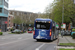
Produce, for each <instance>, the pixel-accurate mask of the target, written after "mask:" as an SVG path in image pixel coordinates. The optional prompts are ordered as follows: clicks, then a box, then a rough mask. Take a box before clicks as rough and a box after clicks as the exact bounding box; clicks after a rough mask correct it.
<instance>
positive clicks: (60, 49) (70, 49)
mask: <svg viewBox="0 0 75 50" xmlns="http://www.w3.org/2000/svg"><path fill="white" fill-rule="evenodd" d="M59 50H75V49H59Z"/></svg>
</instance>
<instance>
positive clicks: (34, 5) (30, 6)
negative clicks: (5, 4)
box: [9, 0, 54, 13]
mask: <svg viewBox="0 0 75 50" xmlns="http://www.w3.org/2000/svg"><path fill="white" fill-rule="evenodd" d="M53 1H54V0H9V10H19V11H26V12H33V13H38V12H40V13H43V12H44V10H45V8H46V7H47V6H48V5H49V4H50V3H52V2H53Z"/></svg>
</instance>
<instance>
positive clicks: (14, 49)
mask: <svg viewBox="0 0 75 50" xmlns="http://www.w3.org/2000/svg"><path fill="white" fill-rule="evenodd" d="M56 45H57V40H54V41H53V42H51V41H39V42H37V41H36V40H35V39H33V34H28V33H24V34H11V35H8V34H4V35H3V36H0V50H56V48H55V46H56Z"/></svg>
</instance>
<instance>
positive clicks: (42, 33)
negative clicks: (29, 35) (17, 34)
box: [33, 18, 58, 41]
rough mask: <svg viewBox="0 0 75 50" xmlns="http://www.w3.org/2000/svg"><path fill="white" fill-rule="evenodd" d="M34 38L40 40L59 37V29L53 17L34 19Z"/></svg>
mask: <svg viewBox="0 0 75 50" xmlns="http://www.w3.org/2000/svg"><path fill="white" fill-rule="evenodd" d="M33 38H34V39H36V40H37V41H39V40H40V39H44V40H54V39H56V38H58V31H57V28H56V22H54V21H53V20H51V19H43V18H37V19H35V21H34V32H33Z"/></svg>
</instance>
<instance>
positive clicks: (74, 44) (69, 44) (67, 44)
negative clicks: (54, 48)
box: [59, 43, 75, 46]
mask: <svg viewBox="0 0 75 50" xmlns="http://www.w3.org/2000/svg"><path fill="white" fill-rule="evenodd" d="M59 45H65V46H75V43H60V44H59Z"/></svg>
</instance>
